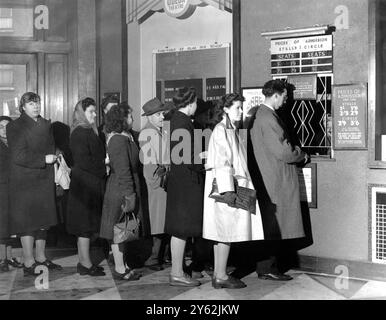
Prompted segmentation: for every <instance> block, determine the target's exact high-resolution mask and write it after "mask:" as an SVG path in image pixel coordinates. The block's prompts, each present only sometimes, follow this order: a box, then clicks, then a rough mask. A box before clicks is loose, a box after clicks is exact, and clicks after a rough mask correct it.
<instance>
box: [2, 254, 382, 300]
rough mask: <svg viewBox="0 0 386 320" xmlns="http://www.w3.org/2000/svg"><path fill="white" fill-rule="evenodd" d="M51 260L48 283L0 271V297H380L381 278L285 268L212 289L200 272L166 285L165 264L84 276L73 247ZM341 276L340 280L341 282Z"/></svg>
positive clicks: (161, 298) (156, 298)
mask: <svg viewBox="0 0 386 320" xmlns="http://www.w3.org/2000/svg"><path fill="white" fill-rule="evenodd" d="M53 261H54V262H56V263H59V264H61V265H62V266H63V270H62V271H59V272H51V273H50V274H49V282H48V284H49V288H48V289H37V287H36V285H35V282H38V283H37V284H38V285H39V279H35V278H34V277H24V276H23V271H22V270H20V269H19V270H12V271H10V272H7V273H0V300H36V299H38V300H43V299H44V300H59V299H60V300H62V299H63V300H82V299H83V300H101V299H106V300H169V299H171V300H176V299H177V300H195V299H197V300H206V299H211V300H283V299H285V300H288V299H290V300H298V299H302V300H315V299H318V300H345V299H386V282H380V281H371V280H364V279H348V281H347V282H344V281H343V280H342V279H338V278H336V277H335V276H331V275H323V274H315V273H304V272H301V271H296V270H291V271H290V272H289V274H291V275H292V276H293V277H294V279H293V280H292V281H289V282H277V281H268V280H260V279H258V278H257V275H256V273H253V274H250V275H248V276H247V277H245V278H244V279H243V280H244V281H245V283H246V284H247V287H246V288H244V289H238V290H227V289H221V290H216V289H213V288H212V286H211V283H210V276H209V275H208V274H205V277H204V278H203V279H201V283H202V284H201V286H200V287H197V288H184V287H171V286H169V284H168V275H169V272H170V269H169V268H166V269H165V270H162V271H151V270H149V269H147V268H142V269H139V270H140V271H141V272H142V273H143V277H142V278H141V279H140V280H139V281H131V282H125V281H115V280H113V278H112V275H111V269H110V266H109V265H108V263H107V261H106V260H102V262H101V265H102V266H103V267H104V268H105V271H106V276H104V277H96V278H93V277H89V276H80V275H79V274H77V273H76V267H75V266H76V263H77V261H78V259H77V256H76V255H75V252H74V251H73V250H69V251H65V250H64V251H58V252H55V253H54V256H53ZM342 281H343V282H342Z"/></svg>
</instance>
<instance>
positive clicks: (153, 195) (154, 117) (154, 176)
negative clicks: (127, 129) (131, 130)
mask: <svg viewBox="0 0 386 320" xmlns="http://www.w3.org/2000/svg"><path fill="white" fill-rule="evenodd" d="M142 110H143V114H142V116H146V118H147V124H146V125H145V127H144V128H143V129H142V130H141V133H140V136H139V141H140V146H141V152H140V157H141V161H142V163H143V174H144V177H145V180H146V185H147V191H148V203H149V219H150V230H151V235H152V238H153V248H152V254H151V256H150V257H149V258H148V259H147V260H146V262H145V266H148V267H150V268H152V269H156V270H161V269H162V263H163V257H162V256H161V255H162V254H161V252H160V248H161V244H162V242H163V239H165V241H167V240H166V235H165V234H164V226H165V210H166V191H165V190H164V189H163V179H164V177H165V173H166V167H165V166H163V165H162V154H163V151H164V150H165V143H164V136H165V135H163V134H162V126H163V121H164V113H165V111H167V110H169V107H168V106H165V105H164V104H163V103H162V102H161V101H160V100H159V99H158V98H153V99H151V100H149V101H148V102H146V103H145V104H144V106H143V107H142Z"/></svg>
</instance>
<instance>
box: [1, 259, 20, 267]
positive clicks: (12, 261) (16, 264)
mask: <svg viewBox="0 0 386 320" xmlns="http://www.w3.org/2000/svg"><path fill="white" fill-rule="evenodd" d="M5 261H6V262H7V263H8V265H10V266H11V267H14V268H23V264H22V263H20V262H19V261H17V260H16V258H12V259H10V260H5Z"/></svg>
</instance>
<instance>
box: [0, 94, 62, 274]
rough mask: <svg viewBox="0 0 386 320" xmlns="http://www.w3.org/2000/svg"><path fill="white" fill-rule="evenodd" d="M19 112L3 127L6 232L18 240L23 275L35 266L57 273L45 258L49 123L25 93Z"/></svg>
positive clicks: (52, 215)
mask: <svg viewBox="0 0 386 320" xmlns="http://www.w3.org/2000/svg"><path fill="white" fill-rule="evenodd" d="M19 109H20V112H21V116H20V118H18V119H17V120H15V121H12V122H11V123H9V124H8V126H7V139H8V145H9V150H10V154H11V159H10V160H11V162H10V176H9V188H10V189H9V194H10V196H9V227H10V230H9V231H10V234H11V235H14V234H16V235H19V236H20V237H21V244H22V247H23V256H24V274H25V275H33V274H35V267H36V266H37V265H45V266H46V267H48V268H49V269H51V270H55V269H58V270H60V269H61V267H60V266H59V265H57V264H54V263H52V262H51V261H49V260H47V258H46V256H45V245H46V237H47V230H48V228H50V227H51V226H54V225H56V224H57V216H56V207H55V183H54V167H53V164H54V163H55V161H56V155H55V144H54V139H53V136H52V132H51V123H50V121H48V120H45V119H43V118H42V117H41V116H40V110H41V108H40V97H39V96H38V95H37V94H35V93H32V92H27V93H25V94H24V95H23V96H22V97H21V99H20V106H19ZM34 240H36V241H35V242H36V261H35V258H34V256H33V245H34Z"/></svg>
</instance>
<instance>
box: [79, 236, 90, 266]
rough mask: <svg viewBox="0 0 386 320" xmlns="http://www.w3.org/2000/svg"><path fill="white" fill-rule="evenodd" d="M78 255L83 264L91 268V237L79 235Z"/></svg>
mask: <svg viewBox="0 0 386 320" xmlns="http://www.w3.org/2000/svg"><path fill="white" fill-rule="evenodd" d="M78 256H79V262H80V264H81V265H82V266H84V267H86V268H91V266H92V263H91V258H90V238H84V237H78Z"/></svg>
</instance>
